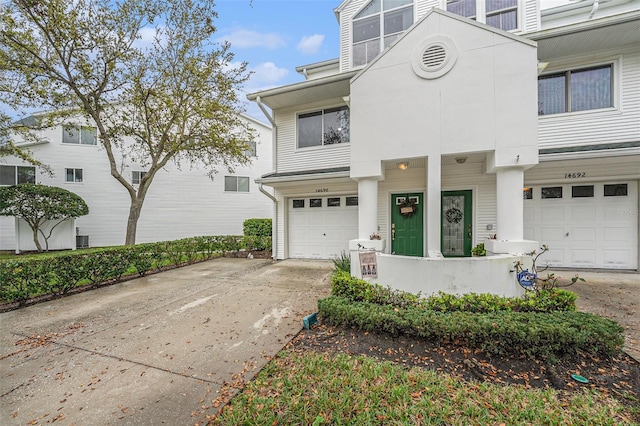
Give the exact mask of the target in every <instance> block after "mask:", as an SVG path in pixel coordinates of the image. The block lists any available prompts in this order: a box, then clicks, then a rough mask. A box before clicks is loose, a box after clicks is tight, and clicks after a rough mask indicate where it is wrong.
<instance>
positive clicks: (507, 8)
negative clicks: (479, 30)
mask: <svg viewBox="0 0 640 426" xmlns="http://www.w3.org/2000/svg"><path fill="white" fill-rule="evenodd" d="M447 10H448V11H449V12H451V13H455V14H456V15H460V16H465V17H467V18H471V19H474V20H476V21H478V22H484V23H486V24H487V25H491V26H492V27H495V28H500V29H501V30H504V31H511V30H516V29H518V0H447Z"/></svg>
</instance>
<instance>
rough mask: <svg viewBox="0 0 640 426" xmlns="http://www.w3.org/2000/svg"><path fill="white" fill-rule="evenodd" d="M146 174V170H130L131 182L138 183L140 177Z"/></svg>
mask: <svg viewBox="0 0 640 426" xmlns="http://www.w3.org/2000/svg"><path fill="white" fill-rule="evenodd" d="M146 174H147V172H142V171H139V170H134V171H132V172H131V184H133V185H140V182H141V181H142V178H143V177H144V175H146Z"/></svg>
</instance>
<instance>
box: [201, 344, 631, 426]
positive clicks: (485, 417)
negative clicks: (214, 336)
mask: <svg viewBox="0 0 640 426" xmlns="http://www.w3.org/2000/svg"><path fill="white" fill-rule="evenodd" d="M501 423H504V424H509V425H520V424H522V425H525V424H527V425H528V424H571V425H593V424H598V425H623V424H624V425H629V424H631V423H632V420H631V417H630V414H629V413H628V412H626V411H625V408H624V407H623V406H622V405H621V404H620V403H619V402H617V401H616V400H614V399H612V398H609V397H606V396H604V395H601V394H599V393H596V392H595V391H591V390H585V391H584V392H578V393H574V394H571V395H564V394H562V393H559V392H556V391H554V390H539V389H526V388H524V387H521V386H512V385H506V386H498V385H494V384H488V383H478V382H464V381H460V380H458V379H455V378H453V377H451V376H449V375H446V374H443V373H437V372H434V371H432V370H422V369H420V368H412V369H406V368H404V367H401V366H398V365H395V364H393V363H390V362H387V361H385V362H380V361H377V360H375V359H373V358H369V357H363V356H350V355H346V354H336V355H329V354H318V353H313V352H309V353H305V354H300V353H297V352H289V351H283V352H281V353H280V354H279V356H278V357H276V358H275V359H273V360H272V361H271V362H270V363H269V364H268V365H267V366H265V368H264V369H263V370H262V371H261V372H260V373H259V374H258V375H257V376H256V378H255V379H254V380H253V381H251V382H250V383H248V385H247V386H246V387H245V389H244V391H243V392H241V393H240V394H238V395H237V396H236V397H235V398H234V399H233V400H232V401H231V402H230V403H229V404H228V405H227V406H226V407H225V408H224V409H223V410H222V412H221V414H220V415H219V416H217V417H215V418H214V419H213V420H211V424H214V425H240V424H268V425H328V424H336V425H340V424H385V425H420V424H447V425H463V424H464V425H485V424H501Z"/></svg>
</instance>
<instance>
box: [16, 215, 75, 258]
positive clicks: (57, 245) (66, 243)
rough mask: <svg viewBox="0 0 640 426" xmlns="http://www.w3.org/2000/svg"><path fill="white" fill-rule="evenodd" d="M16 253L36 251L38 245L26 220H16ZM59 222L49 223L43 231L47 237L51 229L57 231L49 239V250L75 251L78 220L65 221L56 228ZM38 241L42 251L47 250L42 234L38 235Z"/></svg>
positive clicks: (44, 226) (45, 224)
mask: <svg viewBox="0 0 640 426" xmlns="http://www.w3.org/2000/svg"><path fill="white" fill-rule="evenodd" d="M15 220H16V250H15V251H16V253H20V252H23V251H35V250H36V249H37V248H36V245H35V243H34V242H33V231H32V230H31V227H29V225H28V224H27V222H25V221H24V219H18V218H16V219H15ZM58 222H59V221H57V220H54V221H47V222H45V223H44V224H43V225H42V227H41V229H42V232H44V233H45V235H49V232H50V231H51V228H52V227H53V226H55V229H54V230H53V232H52V233H51V237H50V238H49V250H75V249H76V226H75V225H76V220H75V219H74V218H70V219H65V220H63V221H62V223H60V224H59V225H57V226H56V224H57V223H58ZM38 237H39V238H38V239H39V241H40V245H41V246H42V249H43V250H45V249H46V242H45V239H44V237H43V236H42V234H40V233H38Z"/></svg>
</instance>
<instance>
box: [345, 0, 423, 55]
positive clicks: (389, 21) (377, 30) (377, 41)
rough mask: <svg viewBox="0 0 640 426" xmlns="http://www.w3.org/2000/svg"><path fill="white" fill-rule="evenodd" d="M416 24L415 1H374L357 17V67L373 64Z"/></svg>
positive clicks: (355, 32) (354, 20)
mask: <svg viewBox="0 0 640 426" xmlns="http://www.w3.org/2000/svg"><path fill="white" fill-rule="evenodd" d="M412 24H413V0H372V1H371V2H369V3H368V4H367V5H366V6H365V7H364V8H363V9H362V10H361V11H360V12H358V14H356V15H355V16H354V17H353V32H352V41H353V60H352V62H353V66H354V67H358V66H361V65H366V64H368V63H369V62H371V61H372V60H373V59H374V58H375V57H376V56H378V55H379V54H380V52H382V50H383V49H386V48H387V47H389V45H391V43H393V42H394V41H395V40H396V39H397V38H398V37H399V36H400V35H401V34H402V33H403V32H404V31H405V30H406V29H407V28H409V27H410V26H411V25H412Z"/></svg>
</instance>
